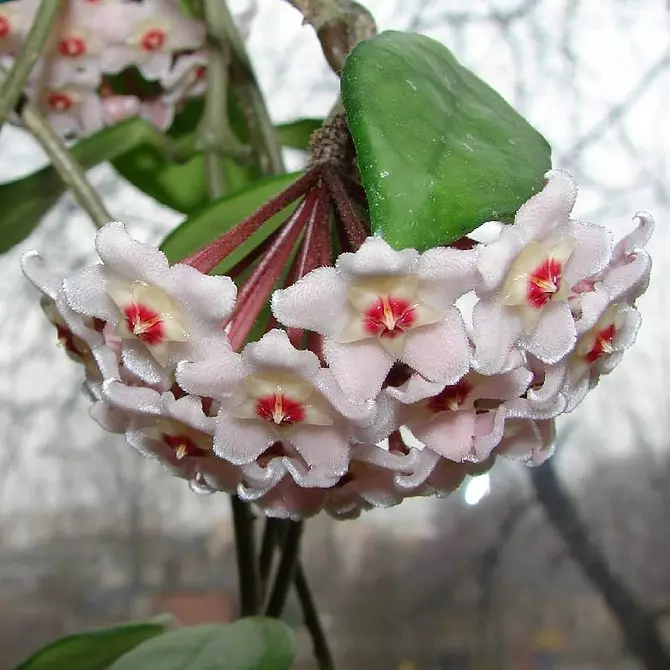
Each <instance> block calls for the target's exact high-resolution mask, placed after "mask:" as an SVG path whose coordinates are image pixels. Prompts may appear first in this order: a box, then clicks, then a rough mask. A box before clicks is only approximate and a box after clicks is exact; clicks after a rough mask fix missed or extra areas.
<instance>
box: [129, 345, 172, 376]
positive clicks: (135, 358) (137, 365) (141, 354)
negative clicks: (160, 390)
mask: <svg viewBox="0 0 670 670" xmlns="http://www.w3.org/2000/svg"><path fill="white" fill-rule="evenodd" d="M121 360H122V361H123V364H124V366H125V367H126V368H127V369H128V370H129V371H130V372H132V373H133V374H134V375H136V376H137V377H139V378H140V379H142V380H143V381H145V382H146V383H147V384H151V385H152V386H158V385H164V384H166V383H167V380H168V377H169V374H170V371H169V370H168V369H167V368H164V367H163V366H162V365H160V363H158V361H157V360H156V359H155V358H154V357H153V356H152V355H151V353H150V352H149V350H148V349H147V348H146V346H144V344H143V343H142V342H140V341H139V340H126V341H125V342H124V344H123V350H122V352H121Z"/></svg>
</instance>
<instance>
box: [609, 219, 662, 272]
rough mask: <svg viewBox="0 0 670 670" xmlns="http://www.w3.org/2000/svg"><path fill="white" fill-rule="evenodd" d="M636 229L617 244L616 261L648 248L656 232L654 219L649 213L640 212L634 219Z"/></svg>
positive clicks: (615, 250)
mask: <svg viewBox="0 0 670 670" xmlns="http://www.w3.org/2000/svg"><path fill="white" fill-rule="evenodd" d="M633 219H634V221H635V223H636V227H635V229H634V230H633V231H632V232H630V233H628V235H626V236H625V237H624V238H622V239H621V240H619V242H617V244H616V246H615V247H614V253H613V254H612V255H613V257H614V259H615V260H619V259H621V258H624V257H625V256H628V255H629V254H632V253H633V252H634V251H635V250H639V249H642V248H643V247H645V246H647V243H648V242H649V240H650V239H651V236H652V234H653V232H654V226H655V222H654V217H653V216H652V215H651V214H649V212H644V211H639V212H636V213H635V216H634V217H633Z"/></svg>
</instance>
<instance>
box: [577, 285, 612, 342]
mask: <svg viewBox="0 0 670 670" xmlns="http://www.w3.org/2000/svg"><path fill="white" fill-rule="evenodd" d="M573 300H574V301H576V302H577V304H578V305H579V318H578V319H576V320H575V329H576V332H577V336H578V337H579V336H581V335H583V334H584V333H585V332H586V331H587V330H590V329H591V328H593V326H595V325H596V322H597V321H598V319H599V318H600V316H601V314H602V313H603V312H604V311H605V310H606V309H607V307H608V305H609V304H610V302H613V300H612V297H611V295H610V293H609V291H606V290H603V288H602V287H601V286H598V285H597V286H596V288H595V290H594V291H589V292H588V293H580V294H579V295H578V296H577V297H576V298H574V299H573ZM572 304H573V302H572V301H571V306H572Z"/></svg>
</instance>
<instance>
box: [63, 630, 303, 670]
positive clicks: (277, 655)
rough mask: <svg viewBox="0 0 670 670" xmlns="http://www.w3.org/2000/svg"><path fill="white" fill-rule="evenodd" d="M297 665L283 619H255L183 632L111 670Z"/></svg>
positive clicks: (253, 669)
mask: <svg viewBox="0 0 670 670" xmlns="http://www.w3.org/2000/svg"><path fill="white" fill-rule="evenodd" d="M292 660H293V634H292V632H291V629H290V628H289V627H288V626H287V625H286V624H285V623H284V622H283V621H279V620H278V619H266V618H263V617H252V618H248V619H241V620H239V621H236V622H235V623H232V624H228V625H205V626H189V627H186V628H178V629H176V630H173V631H170V632H169V633H165V635H162V636H161V637H159V638H156V639H154V640H149V641H148V642H145V643H144V644H142V645H140V646H139V647H136V648H135V649H133V650H132V651H131V652H129V653H128V654H126V655H125V656H123V657H121V658H120V659H119V660H118V661H116V662H115V663H114V664H113V665H112V666H111V667H110V669H109V670H289V668H290V667H291V662H292ZM73 670H74V669H73Z"/></svg>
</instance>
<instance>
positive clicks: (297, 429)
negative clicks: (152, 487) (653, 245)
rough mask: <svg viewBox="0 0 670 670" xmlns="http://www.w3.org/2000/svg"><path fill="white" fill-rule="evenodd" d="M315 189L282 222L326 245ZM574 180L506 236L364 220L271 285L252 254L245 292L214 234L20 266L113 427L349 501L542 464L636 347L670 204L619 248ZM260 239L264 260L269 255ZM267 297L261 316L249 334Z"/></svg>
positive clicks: (219, 470) (213, 463) (287, 499)
mask: <svg viewBox="0 0 670 670" xmlns="http://www.w3.org/2000/svg"><path fill="white" fill-rule="evenodd" d="M316 188H317V190H318V189H319V188H321V187H320V186H318V185H317V187H316ZM315 198H316V196H314V197H313V196H312V195H307V196H306V198H305V200H304V201H303V202H302V203H301V204H300V205H299V206H298V208H297V210H296V211H295V213H294V214H292V215H291V216H290V217H289V220H288V223H287V224H286V226H285V227H284V229H283V230H281V231H279V232H278V233H277V235H278V236H279V237H277V238H276V239H277V240H279V239H281V240H287V239H288V238H289V237H290V236H291V235H293V236H294V237H293V242H291V244H292V245H293V246H294V247H295V246H296V245H297V244H298V243H297V240H298V234H299V233H301V234H302V235H303V238H302V239H303V242H301V243H300V245H302V246H300V245H299V246H298V247H297V248H298V249H304V248H305V246H304V245H305V244H307V245H309V244H310V242H309V240H312V239H314V236H315V235H318V231H315V229H314V222H315V221H316V220H318V217H316V213H315V212H316V210H318V202H319V201H318V198H317V199H315ZM575 198H576V187H575V184H574V182H573V180H572V178H571V177H570V176H569V175H568V174H566V173H564V172H560V171H554V172H550V173H548V175H547V179H546V185H545V187H544V189H543V190H542V191H541V192H540V193H538V194H537V195H535V196H533V197H532V198H531V199H530V200H529V201H528V202H526V203H525V204H524V205H523V206H522V207H521V208H520V209H519V211H518V213H517V215H516V218H515V221H514V223H513V224H511V225H507V226H502V227H501V228H502V229H501V232H500V234H499V236H498V237H497V239H495V240H494V241H493V242H491V243H489V244H475V243H473V242H472V241H471V240H469V239H466V240H461V241H459V243H457V244H455V245H454V246H452V247H439V248H435V249H430V250H428V251H425V252H424V253H419V252H418V251H416V250H415V249H402V250H394V249H392V248H391V247H390V246H389V245H388V244H387V243H386V242H385V241H384V240H383V239H381V238H379V237H368V238H367V239H365V238H363V239H362V240H361V243H360V244H359V245H358V248H357V249H356V250H355V251H347V252H344V253H340V254H339V256H338V257H337V258H336V260H335V263H334V265H333V266H330V265H329V264H328V259H327V257H324V256H323V255H321V256H320V258H321V261H320V262H317V263H312V266H311V267H309V268H308V271H305V272H298V271H294V268H295V267H297V266H300V265H301V263H302V261H301V258H303V257H302V256H301V252H299V253H298V256H297V260H294V261H293V265H292V266H291V268H292V269H291V270H290V272H289V276H288V279H286V280H285V281H284V283H283V288H280V289H275V290H274V291H273V287H274V286H275V283H274V281H275V277H274V276H272V278H271V281H269V283H268V282H267V281H266V279H265V277H266V276H268V275H267V274H263V272H256V271H255V270H254V271H252V273H251V275H250V277H249V278H248V279H247V280H246V281H245V282H243V283H241V285H240V288H239V291H238V290H237V288H236V284H235V283H234V282H233V280H231V279H230V278H229V277H226V276H210V275H208V274H204V273H203V272H202V271H201V270H202V269H203V268H202V265H201V261H202V259H203V257H204V256H207V254H208V253H210V252H211V249H210V251H207V250H205V252H203V253H200V254H195V255H193V256H191V257H189V258H188V259H185V262H184V263H179V264H176V265H172V266H170V265H169V263H168V261H167V259H166V257H165V256H164V254H163V253H162V252H161V251H159V250H158V249H156V248H155V247H152V246H148V245H145V244H140V243H139V242H136V241H134V240H133V239H132V238H131V237H130V236H129V235H128V234H127V233H126V231H125V229H124V227H123V225H122V224H120V223H110V224H108V225H107V226H105V227H104V228H103V229H102V230H101V231H100V232H99V234H98V237H97V249H98V253H99V256H100V259H101V263H100V264H97V265H94V266H92V267H89V268H86V269H85V270H83V271H81V272H78V273H77V274H75V275H73V276H70V277H67V278H65V280H64V281H60V280H59V279H57V278H55V277H53V276H52V275H51V274H50V273H49V272H48V270H46V269H45V267H44V265H43V263H42V261H41V259H40V258H39V256H37V255H36V254H34V253H32V254H29V255H27V256H26V257H24V261H23V264H24V270H25V273H26V274H27V276H28V277H29V278H30V279H31V280H32V282H33V283H34V284H35V285H36V286H38V287H39V288H40V289H41V290H42V292H43V294H44V297H43V305H44V308H45V311H46V313H47V316H48V317H49V319H50V320H51V321H52V323H53V324H54V325H55V326H56V329H57V331H58V336H59V339H60V341H61V342H62V344H63V346H64V347H65V349H66V351H67V352H68V353H69V354H70V356H72V357H73V358H74V359H76V360H78V361H80V362H81V363H82V364H83V366H84V371H85V388H86V390H87V392H88V393H89V394H90V396H91V398H92V400H93V407H92V415H93V417H94V418H95V419H96V420H97V421H98V422H99V423H100V424H101V425H102V426H103V427H104V428H106V429H108V430H110V431H114V432H119V433H125V436H126V439H127V441H128V442H129V443H130V444H131V445H132V446H134V447H135V448H136V449H138V450H139V451H141V452H142V453H144V454H147V455H151V456H153V457H155V458H158V459H160V460H161V461H162V462H163V463H165V464H166V465H167V466H169V467H170V468H171V469H172V470H173V472H174V473H175V474H177V475H179V476H181V477H184V478H185V479H187V480H190V481H191V482H192V485H193V486H194V487H196V488H197V489H199V490H206V491H217V490H220V491H228V492H236V493H237V494H238V495H239V496H240V497H241V498H242V499H244V500H247V501H254V502H255V503H256V504H257V505H258V506H259V507H260V508H261V509H263V510H264V511H265V512H266V513H267V514H269V515H273V516H280V517H291V518H300V517H304V516H309V515H311V514H315V513H316V512H318V511H319V510H321V509H326V510H327V511H328V512H330V513H331V514H333V515H334V516H337V517H351V516H356V515H357V514H359V513H360V511H361V510H362V509H365V508H369V507H371V506H389V505H394V504H397V503H399V502H400V501H401V500H402V499H403V498H405V497H407V496H428V495H446V494H448V493H449V492H451V491H453V490H454V489H455V488H457V487H458V486H459V484H460V482H461V481H462V479H463V477H464V476H465V475H466V474H468V473H471V472H476V471H477V469H478V468H479V470H480V471H481V469H482V468H486V467H489V466H490V464H491V463H492V462H493V459H494V458H495V457H496V456H497V455H505V456H509V457H513V458H518V459H522V460H524V461H526V462H528V463H529V464H538V463H541V462H542V461H543V460H544V459H546V458H547V457H548V456H550V455H551V452H552V448H553V436H554V430H553V421H554V418H555V417H556V416H558V415H559V414H561V413H563V412H569V411H571V410H572V409H574V408H575V407H576V406H577V405H578V404H579V403H580V401H581V400H582V399H583V397H584V396H585V394H586V393H587V392H588V390H589V389H591V388H593V387H594V386H595V384H597V382H598V380H599V378H600V376H601V375H603V374H606V373H609V372H610V371H611V370H612V369H613V368H614V367H615V366H616V364H617V363H618V362H619V360H620V358H621V356H622V352H623V351H624V350H625V349H626V348H627V347H628V346H630V344H631V343H632V342H633V339H634V337H635V335H636V332H637V329H638V327H639V323H640V316H639V314H638V312H637V310H636V308H635V300H636V298H637V297H638V296H639V295H640V294H641V293H642V292H643V291H644V290H645V288H646V286H647V283H648V279H649V273H650V259H649V256H648V254H647V253H646V251H645V250H644V248H643V247H644V245H645V244H646V242H647V240H648V238H649V236H650V234H651V231H652V227H653V222H652V220H651V218H650V217H649V216H648V215H646V214H642V213H640V214H638V215H637V216H636V224H637V227H636V229H635V230H634V231H633V232H632V233H631V234H629V235H628V236H627V237H625V238H624V239H623V240H621V241H620V242H619V243H618V244H617V245H616V246H613V243H612V239H611V234H610V232H609V231H608V230H607V229H605V228H602V227H600V226H597V225H593V224H588V223H582V222H579V221H575V220H573V219H572V218H571V210H572V208H573V204H574V202H575ZM315 203H316V204H315ZM300 220H307V224H306V226H307V227H306V228H304V229H303V230H300V229H297V228H295V227H291V226H293V224H294V223H295V221H300ZM245 225H246V223H242V224H240V226H245ZM295 230H298V233H295V232H294V231H295ZM326 230H327V229H326ZM326 237H328V235H326ZM306 240H307V241H306ZM283 243H284V242H282V244H283ZM273 244H274V243H273ZM278 244H279V243H278V242H277V243H276V244H275V248H279V246H278ZM266 250H267V245H266ZM259 254H260V251H259V252H258V253H257V254H256V256H252V257H249V258H248V259H247V261H246V262H247V263H248V265H249V267H261V268H266V267H267V266H268V264H267V263H266V265H265V266H263V265H262V264H263V262H264V261H263V260H262V259H263V257H262V256H260V258H261V260H260V261H259V260H258V258H259ZM210 260H211V259H210ZM218 260H220V259H217V262H218ZM303 260H304V258H303ZM254 263H258V264H260V265H256V266H254V265H253V264H254ZM268 263H269V261H268ZM189 264H191V265H189ZM284 264H285V260H282V261H281V263H279V265H281V266H283V265H284ZM212 265H213V263H210V266H212ZM194 266H198V267H199V269H196V267H194ZM303 269H304V268H303ZM230 274H231V275H233V276H234V277H235V278H236V279H237V280H238V281H239V277H240V272H239V267H237V269H235V268H234V269H233V270H231V271H230ZM242 275H244V272H242ZM263 282H265V283H266V284H267V290H266V291H265V293H263V290H262V284H263ZM258 295H260V296H261V299H258V298H257V297H256V296H258ZM268 296H271V297H270V300H269V303H270V306H271V311H272V314H271V317H270V320H269V322H268V323H267V327H266V328H265V334H264V335H262V336H260V337H259V338H257V339H256V341H251V342H248V343H246V344H245V343H244V341H245V340H248V339H249V337H248V336H249V333H250V332H251V327H252V325H253V323H254V321H255V320H256V316H257V315H258V314H259V313H261V309H262V306H263V304H264V305H267V303H268ZM261 303H262V304H261ZM248 315H251V316H248ZM261 332H262V331H261Z"/></svg>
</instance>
